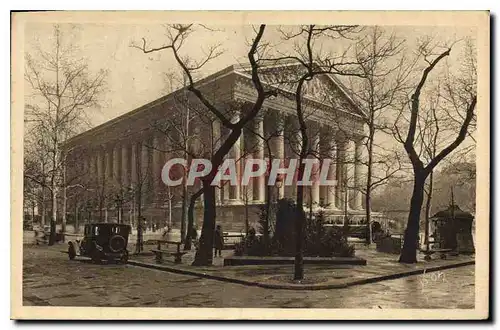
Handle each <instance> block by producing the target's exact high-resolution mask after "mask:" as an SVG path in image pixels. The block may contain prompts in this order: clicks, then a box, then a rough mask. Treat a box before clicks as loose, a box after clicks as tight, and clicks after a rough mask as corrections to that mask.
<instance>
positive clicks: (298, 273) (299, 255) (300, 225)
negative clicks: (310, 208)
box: [293, 157, 306, 281]
mask: <svg viewBox="0 0 500 330" xmlns="http://www.w3.org/2000/svg"><path fill="white" fill-rule="evenodd" d="M302 160H303V157H300V159H299V162H300V163H299V164H300V165H299V170H298V174H297V177H298V180H299V181H302V180H303V177H304V167H305V164H304V163H303V162H302ZM296 212H297V214H296V218H295V233H296V235H295V239H296V241H295V262H294V273H293V279H294V280H298V281H300V280H302V279H304V254H303V251H302V250H303V244H302V243H303V242H302V241H303V238H304V222H305V218H306V214H305V212H304V186H302V185H297V207H296Z"/></svg>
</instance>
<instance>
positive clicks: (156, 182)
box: [151, 136, 162, 202]
mask: <svg viewBox="0 0 500 330" xmlns="http://www.w3.org/2000/svg"><path fill="white" fill-rule="evenodd" d="M159 141H160V140H159V138H158V137H157V136H154V137H153V149H152V153H153V166H152V167H153V168H152V175H151V176H152V179H153V187H154V189H153V196H154V199H155V201H156V202H159V198H158V197H160V196H159V195H160V189H161V185H160V184H161V168H162V164H161V151H160V149H161V147H160V142H159Z"/></svg>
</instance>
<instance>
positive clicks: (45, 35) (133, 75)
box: [25, 22, 474, 125]
mask: <svg viewBox="0 0 500 330" xmlns="http://www.w3.org/2000/svg"><path fill="white" fill-rule="evenodd" d="M60 28H61V30H62V31H63V33H64V38H65V42H66V43H68V42H71V43H72V44H73V45H75V46H77V47H78V48H79V50H78V52H76V56H81V57H83V58H86V59H87V61H88V63H89V67H90V70H94V71H98V70H99V69H107V70H108V72H109V75H108V79H107V93H106V95H105V99H104V102H102V108H101V109H91V110H90V117H91V118H92V123H93V124H94V125H98V124H101V123H103V122H105V121H107V120H110V119H112V118H114V117H117V116H119V115H121V114H123V113H126V112H128V111H131V110H133V109H135V108H137V107H139V106H141V105H144V104H146V103H148V102H150V101H153V100H155V99H157V98H159V97H161V96H163V95H166V94H168V93H169V91H168V89H167V85H166V84H165V76H164V75H165V73H167V72H179V67H178V66H177V63H176V62H175V59H174V58H173V56H172V54H171V52H170V51H168V50H167V51H162V52H158V53H152V54H143V53H142V52H141V51H140V50H138V49H135V48H132V47H131V45H132V43H141V38H143V37H144V38H146V40H147V41H148V44H150V45H151V46H152V47H157V46H161V45H162V44H163V43H164V42H165V41H166V37H165V28H164V27H163V26H162V25H158V24H154V25H153V24H133V25H132V24H109V23H108V24H96V23H89V24H81V23H79V24H61V25H60ZM210 28H211V29H213V30H214V31H208V30H205V29H203V28H198V29H197V31H196V32H194V33H193V34H192V35H191V36H190V37H189V39H188V40H187V42H186V44H185V46H184V47H183V50H184V51H183V55H189V56H190V57H192V58H195V59H199V58H202V57H203V52H204V51H206V50H207V49H208V47H209V46H210V45H214V44H220V45H221V47H222V49H223V50H224V53H223V54H222V55H221V56H220V57H218V58H216V59H214V60H213V61H211V62H209V63H207V65H206V66H205V67H203V69H202V70H200V72H198V73H197V74H198V76H199V77H204V76H207V75H209V74H211V73H214V72H217V71H219V70H221V69H223V68H225V67H227V66H229V65H232V64H236V63H242V62H243V63H247V59H246V53H247V52H248V49H249V47H248V40H250V39H251V38H252V37H253V36H254V35H255V32H254V30H253V27H252V26H250V25H230V26H227V25H226V26H210ZM388 29H393V30H394V31H395V32H396V33H397V34H398V36H399V37H401V38H405V39H406V40H407V41H406V42H407V43H408V44H409V45H411V44H414V43H415V42H416V40H417V39H418V38H419V37H422V36H426V35H434V36H436V37H437V38H440V39H442V40H452V39H457V38H463V37H464V36H467V35H474V29H471V28H467V27H465V28H464V27H441V28H438V30H437V29H436V27H405V26H397V27H389V28H388ZM52 33H53V24H50V23H45V22H43V23H28V24H27V25H26V29H25V51H27V52H31V53H33V52H34V45H37V44H40V45H41V47H42V48H43V47H44V46H46V45H47V44H48V43H47V42H46V41H48V40H50V38H51V37H52ZM264 40H265V41H270V42H272V43H276V42H279V34H278V33H277V31H276V26H268V27H267V29H266V31H265V34H264ZM345 46H346V44H343V43H342V42H341V41H335V42H334V43H333V42H330V43H325V44H324V45H323V47H324V48H325V49H332V50H337V49H339V48H340V49H344V48H343V47H345ZM279 47H280V48H279V49H283V51H285V52H286V51H288V52H289V51H290V50H291V45H290V44H281V45H280V46H279ZM453 55H454V54H452V56H450V60H452V61H454V60H455V59H454V58H453Z"/></svg>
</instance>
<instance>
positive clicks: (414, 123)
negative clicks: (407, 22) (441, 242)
mask: <svg viewBox="0 0 500 330" xmlns="http://www.w3.org/2000/svg"><path fill="white" fill-rule="evenodd" d="M420 50H421V51H425V47H421V48H420ZM450 52H451V47H450V48H447V49H446V50H444V51H443V52H441V53H440V54H438V55H434V56H433V55H432V52H430V51H425V52H424V53H423V55H424V59H425V61H426V63H427V65H426V67H425V68H424V69H423V72H422V74H421V77H420V79H419V81H418V83H417V84H416V87H415V89H414V90H413V93H412V94H411V97H410V100H409V102H408V105H407V106H408V108H409V111H410V114H409V122H408V127H407V133H406V134H405V137H403V134H402V133H401V129H400V127H398V125H399V124H400V121H398V120H396V122H395V125H394V130H395V134H396V138H397V140H398V141H400V142H402V143H403V146H404V149H405V151H406V152H407V154H408V158H409V160H410V163H411V165H412V169H413V189H412V196H411V200H410V210H409V214H408V222H407V225H406V230H405V234H404V244H403V248H402V251H401V256H400V258H399V262H401V263H416V262H417V250H418V236H419V224H420V213H421V209H422V204H423V202H424V191H425V182H426V180H427V178H428V177H429V175H430V174H431V173H432V171H433V170H434V169H435V168H436V166H437V165H438V164H439V163H440V162H441V161H442V160H443V159H445V158H446V157H447V156H448V155H449V154H450V153H452V152H453V151H454V150H455V149H457V148H458V147H459V146H460V144H461V143H462V142H463V141H464V139H465V138H466V137H467V135H468V134H469V133H468V130H469V125H470V123H471V121H472V120H473V117H474V112H475V109H476V102H477V91H476V88H475V79H476V77H475V76H472V77H471V80H470V81H469V83H470V85H469V86H466V87H465V88H461V87H460V86H458V85H457V86H456V89H452V92H453V93H463V95H462V96H463V97H464V98H463V99H462V103H461V104H460V109H459V110H460V112H461V113H462V114H463V117H462V118H463V120H462V121H461V122H460V126H459V129H458V132H457V134H456V137H455V138H454V139H452V140H451V141H450V142H449V143H447V144H446V145H445V146H444V147H443V149H441V150H440V151H439V152H436V155H435V156H434V157H431V158H430V159H429V160H428V162H427V164H424V161H423V160H422V159H421V156H420V152H419V151H418V150H417V148H416V144H415V143H416V140H417V138H418V134H417V132H418V122H419V118H420V116H421V113H422V109H421V107H422V105H421V98H422V92H423V89H424V86H425V85H426V83H428V80H429V77H430V75H431V73H432V72H433V70H435V68H436V66H437V65H438V64H439V63H440V62H441V61H443V60H444V59H445V58H446V57H448V56H449V55H450ZM431 56H433V58H432V59H429V57H431ZM403 117H404V115H403V114H402V113H400V114H399V116H398V119H401V118H403Z"/></svg>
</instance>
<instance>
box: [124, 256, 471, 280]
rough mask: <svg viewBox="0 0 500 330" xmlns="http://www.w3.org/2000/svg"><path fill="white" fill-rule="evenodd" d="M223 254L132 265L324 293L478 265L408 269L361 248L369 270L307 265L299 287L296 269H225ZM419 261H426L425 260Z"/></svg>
mask: <svg viewBox="0 0 500 330" xmlns="http://www.w3.org/2000/svg"><path fill="white" fill-rule="evenodd" d="M145 250H146V251H148V250H149V249H148V248H147V247H146V246H145ZM222 253H223V255H222V257H217V258H214V262H213V265H212V266H208V267H194V266H191V262H192V261H193V258H194V251H190V252H188V253H187V254H186V255H184V257H183V258H182V264H174V263H173V259H172V258H165V259H166V260H164V261H163V263H162V264H157V263H156V262H155V260H154V257H153V256H151V255H139V256H136V255H131V256H130V260H129V264H131V265H135V266H139V267H146V268H151V269H157V270H162V271H167V272H173V273H179V274H185V275H192V276H197V277H202V278H210V279H214V280H219V281H225V282H231V283H238V284H244V285H250V286H259V287H264V288H273V289H291V290H322V289H340V288H346V287H349V286H354V285H360V284H367V283H374V282H379V281H384V280H389V279H395V278H400V277H405V276H410V275H416V274H422V273H424V272H433V271H438V270H443V269H448V268H455V267H460V266H466V265H472V264H474V263H475V261H474V257H473V256H454V257H451V256H450V257H448V259H445V260H442V259H433V260H431V261H429V262H426V261H421V262H419V263H417V264H413V265H407V264H400V263H398V262H397V260H398V257H399V256H398V255H393V254H386V253H379V252H376V251H375V250H373V249H367V248H358V249H357V250H356V256H358V257H361V258H364V259H366V260H367V265H366V266H350V265H337V266H334V265H328V266H327V265H305V267H304V273H305V278H304V280H303V281H301V283H298V282H294V281H293V280H292V276H293V265H258V266H225V267H224V266H223V259H224V257H227V256H230V255H232V254H233V251H231V250H227V251H222ZM170 259H172V260H170ZM419 260H423V256H421V257H420V258H419Z"/></svg>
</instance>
